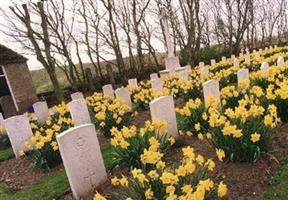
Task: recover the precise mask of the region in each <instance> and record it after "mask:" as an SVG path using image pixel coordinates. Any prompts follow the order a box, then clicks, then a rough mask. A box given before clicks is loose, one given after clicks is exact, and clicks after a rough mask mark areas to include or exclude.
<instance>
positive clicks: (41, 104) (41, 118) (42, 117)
mask: <svg viewBox="0 0 288 200" xmlns="http://www.w3.org/2000/svg"><path fill="white" fill-rule="evenodd" d="M33 109H34V113H35V115H36V117H37V121H38V122H39V123H40V124H44V123H45V122H46V120H47V119H48V117H49V108H48V105H47V103H46V101H38V102H36V103H34V104H33Z"/></svg>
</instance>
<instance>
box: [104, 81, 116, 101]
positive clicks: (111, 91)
mask: <svg viewBox="0 0 288 200" xmlns="http://www.w3.org/2000/svg"><path fill="white" fill-rule="evenodd" d="M102 90H103V94H104V95H105V96H108V97H110V98H111V99H114V98H115V96H114V89H113V86H112V85H111V84H108V85H104V86H103V87H102Z"/></svg>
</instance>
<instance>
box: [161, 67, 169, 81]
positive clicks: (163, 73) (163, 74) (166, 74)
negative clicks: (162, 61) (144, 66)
mask: <svg viewBox="0 0 288 200" xmlns="http://www.w3.org/2000/svg"><path fill="white" fill-rule="evenodd" d="M170 73H171V71H170V70H167V69H166V70H161V71H160V72H159V74H160V78H161V79H162V80H164V79H167V78H169V77H170Z"/></svg>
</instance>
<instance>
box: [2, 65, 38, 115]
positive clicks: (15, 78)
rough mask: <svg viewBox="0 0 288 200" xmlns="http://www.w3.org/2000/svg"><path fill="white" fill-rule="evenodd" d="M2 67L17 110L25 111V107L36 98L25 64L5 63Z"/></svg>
mask: <svg viewBox="0 0 288 200" xmlns="http://www.w3.org/2000/svg"><path fill="white" fill-rule="evenodd" d="M4 68H5V71H6V75H7V78H8V81H9V84H10V87H11V89H12V91H11V93H13V95H14V98H15V100H16V103H17V106H18V109H19V112H20V113H21V112H25V111H27V108H28V107H29V106H31V105H32V104H33V103H34V102H35V101H36V100H37V95H36V93H35V90H34V88H33V82H32V77H31V74H30V72H29V69H28V66H27V64H26V63H20V64H7V65H4Z"/></svg>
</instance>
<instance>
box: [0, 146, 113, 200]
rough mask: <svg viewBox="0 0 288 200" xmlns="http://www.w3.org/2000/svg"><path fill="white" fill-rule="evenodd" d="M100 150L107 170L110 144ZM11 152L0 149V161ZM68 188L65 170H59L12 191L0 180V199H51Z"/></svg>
mask: <svg viewBox="0 0 288 200" xmlns="http://www.w3.org/2000/svg"><path fill="white" fill-rule="evenodd" d="M101 151H102V155H103V159H104V163H105V166H106V169H107V170H109V169H110V168H111V159H110V156H109V155H110V154H111V151H112V146H111V145H103V146H102V147H101ZM11 153H12V156H13V152H12V149H5V150H0V161H3V160H7V159H9V158H11ZM5 158H6V159H5ZM27 178H29V177H27ZM69 190H70V187H69V182H68V179H67V176H66V174H65V172H62V171H61V172H55V173H53V174H50V175H48V176H45V177H43V178H42V179H41V180H40V181H39V182H37V183H34V184H33V185H31V186H30V187H27V188H25V189H22V190H20V191H12V190H11V189H10V188H9V186H8V185H7V184H6V183H4V182H0V200H32V199H33V200H34V199H35V200H36V199H39V200H40V199H41V200H51V199H55V198H56V199H57V198H59V197H61V196H63V195H64V194H65V193H67V192H68V191H69Z"/></svg>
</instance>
